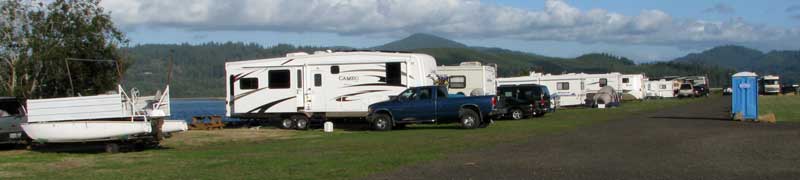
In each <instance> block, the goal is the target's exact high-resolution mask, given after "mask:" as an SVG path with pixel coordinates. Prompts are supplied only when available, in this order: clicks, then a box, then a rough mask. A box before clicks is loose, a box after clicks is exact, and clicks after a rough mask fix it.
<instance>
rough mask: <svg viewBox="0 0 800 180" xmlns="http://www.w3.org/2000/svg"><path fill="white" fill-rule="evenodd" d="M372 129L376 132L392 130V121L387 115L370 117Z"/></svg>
mask: <svg viewBox="0 0 800 180" xmlns="http://www.w3.org/2000/svg"><path fill="white" fill-rule="evenodd" d="M372 129H374V130H377V131H388V130H392V120H391V117H389V115H386V114H377V115H375V116H374V117H372Z"/></svg>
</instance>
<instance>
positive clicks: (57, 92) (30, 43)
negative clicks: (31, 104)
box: [0, 0, 128, 98]
mask: <svg viewBox="0 0 800 180" xmlns="http://www.w3.org/2000/svg"><path fill="white" fill-rule="evenodd" d="M0 6H2V8H0V9H2V15H3V16H2V19H3V20H2V21H0V22H3V25H4V26H3V28H2V37H0V41H2V42H0V45H2V47H0V57H2V58H3V59H2V60H3V61H4V63H2V65H0V66H2V67H0V69H2V71H3V72H2V74H3V78H0V81H2V82H1V83H2V84H3V86H2V87H3V88H0V89H3V90H2V91H0V93H3V94H1V95H10V96H21V97H27V98H39V97H62V96H72V95H94V94H101V93H105V92H106V91H109V90H116V84H117V83H116V82H117V77H118V72H119V71H118V68H117V66H116V65H115V64H116V62H115V61H117V62H119V63H121V64H126V63H128V62H126V61H125V60H124V59H123V56H122V55H121V54H120V53H119V51H117V50H118V47H119V46H120V45H122V44H125V43H127V39H126V38H125V36H124V34H123V33H122V32H120V31H119V30H118V29H116V27H114V24H113V22H112V21H111V17H110V16H109V15H108V14H107V13H106V12H104V11H103V8H102V7H100V5H99V1H98V0H84V1H78V0H56V1H52V2H49V3H40V2H38V1H21V0H13V1H4V2H2V3H1V4H0ZM68 58H78V59H100V60H115V61H111V62H83V61H71V62H67V61H65V60H66V59H68ZM67 67H69V74H71V78H70V76H68V73H67ZM119 70H122V71H124V69H119ZM6 74H8V76H6ZM70 81H72V82H73V84H74V88H71V87H72V86H73V85H70ZM73 89H74V91H73Z"/></svg>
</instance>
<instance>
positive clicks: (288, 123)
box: [279, 118, 295, 129]
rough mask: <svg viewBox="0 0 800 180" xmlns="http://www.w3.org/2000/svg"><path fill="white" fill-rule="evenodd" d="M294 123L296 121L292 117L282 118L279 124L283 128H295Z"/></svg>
mask: <svg viewBox="0 0 800 180" xmlns="http://www.w3.org/2000/svg"><path fill="white" fill-rule="evenodd" d="M294 124H295V122H294V120H292V119H291V118H284V119H281V123H280V124H279V125H280V126H281V128H282V129H292V128H294Z"/></svg>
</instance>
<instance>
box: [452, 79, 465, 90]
mask: <svg viewBox="0 0 800 180" xmlns="http://www.w3.org/2000/svg"><path fill="white" fill-rule="evenodd" d="M448 79H450V84H449V86H450V88H453V89H464V88H466V87H467V77H465V76H450V78H448Z"/></svg>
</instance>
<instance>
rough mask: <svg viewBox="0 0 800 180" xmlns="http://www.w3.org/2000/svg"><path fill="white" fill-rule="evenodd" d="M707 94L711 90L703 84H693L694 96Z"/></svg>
mask: <svg viewBox="0 0 800 180" xmlns="http://www.w3.org/2000/svg"><path fill="white" fill-rule="evenodd" d="M709 94H711V92H710V91H709V90H708V87H706V85H705V84H701V85H697V86H694V95H695V97H701V96H708V95H709Z"/></svg>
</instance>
